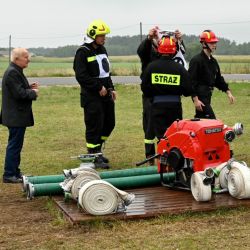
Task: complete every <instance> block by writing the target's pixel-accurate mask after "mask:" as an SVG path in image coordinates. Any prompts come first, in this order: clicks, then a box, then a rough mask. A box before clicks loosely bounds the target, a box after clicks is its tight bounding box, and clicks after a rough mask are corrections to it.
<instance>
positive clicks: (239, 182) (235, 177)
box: [228, 161, 250, 199]
mask: <svg viewBox="0 0 250 250" xmlns="http://www.w3.org/2000/svg"><path fill="white" fill-rule="evenodd" d="M228 191H229V193H230V194H231V195H232V196H233V197H235V198H237V199H247V198H250V170H249V168H248V167H247V166H246V164H244V163H240V162H237V161H233V162H231V164H230V171H229V174H228Z"/></svg>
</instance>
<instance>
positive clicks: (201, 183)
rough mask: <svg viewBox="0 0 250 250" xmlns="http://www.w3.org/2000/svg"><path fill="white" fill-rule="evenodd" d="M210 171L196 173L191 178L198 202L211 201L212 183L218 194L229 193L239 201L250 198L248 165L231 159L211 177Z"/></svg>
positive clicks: (193, 191)
mask: <svg viewBox="0 0 250 250" xmlns="http://www.w3.org/2000/svg"><path fill="white" fill-rule="evenodd" d="M208 170H211V169H206V170H205V171H199V172H195V173H193V175H192V177H191V192H192V195H193V197H194V198H195V200H196V201H209V200H211V198H212V188H211V184H212V183H213V186H214V189H213V191H214V192H216V193H221V192H225V191H228V192H229V194H230V195H231V196H233V197H235V198H237V199H247V198H250V169H249V167H248V166H247V165H246V163H244V162H237V161H235V160H234V159H231V160H229V161H228V162H224V163H222V164H220V165H218V166H217V167H216V168H213V169H212V172H211V173H212V174H211V176H210V177H209V176H207V174H206V173H208V172H209V171H208Z"/></svg>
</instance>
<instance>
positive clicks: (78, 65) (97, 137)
mask: <svg viewBox="0 0 250 250" xmlns="http://www.w3.org/2000/svg"><path fill="white" fill-rule="evenodd" d="M74 71H75V76H76V79H77V81H78V83H79V84H80V85H81V94H80V95H81V107H83V108H84V121H85V125H86V142H87V148H88V152H89V153H97V152H100V149H101V145H102V143H103V142H104V141H105V140H106V139H107V138H108V136H109V135H110V134H111V132H112V130H113V129H114V127H115V111H114V101H113V99H112V96H111V95H109V94H108V95H106V96H104V97H102V96H100V94H99V91H100V90H101V89H102V87H103V86H104V87H105V88H106V89H107V90H108V92H110V90H114V86H113V83H112V80H111V77H110V64H109V60H108V55H107V52H106V49H105V47H104V46H98V48H97V49H94V48H93V47H92V46H91V44H87V43H85V44H83V45H82V46H81V47H80V48H79V49H78V50H77V52H76V55H75V59H74Z"/></svg>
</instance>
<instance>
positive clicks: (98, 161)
mask: <svg viewBox="0 0 250 250" xmlns="http://www.w3.org/2000/svg"><path fill="white" fill-rule="evenodd" d="M94 164H95V167H96V168H103V169H109V168H110V167H109V164H108V163H106V162H104V160H103V158H102V156H101V155H100V156H97V157H96V158H95V161H94Z"/></svg>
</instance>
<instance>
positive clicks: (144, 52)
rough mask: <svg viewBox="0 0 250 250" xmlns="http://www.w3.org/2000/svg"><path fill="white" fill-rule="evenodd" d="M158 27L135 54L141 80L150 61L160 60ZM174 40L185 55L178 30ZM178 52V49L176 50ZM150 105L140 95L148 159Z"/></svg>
mask: <svg viewBox="0 0 250 250" xmlns="http://www.w3.org/2000/svg"><path fill="white" fill-rule="evenodd" d="M159 32H160V29H159V27H157V26H156V27H154V28H152V29H150V31H149V33H148V36H147V37H146V38H145V39H144V40H143V41H142V42H141V44H140V45H139V47H138V49H137V54H138V56H139V57H140V60H141V70H142V72H141V79H142V75H143V73H144V70H145V68H146V67H147V65H148V64H149V63H151V62H152V61H154V60H156V59H158V58H160V54H159V53H158V51H157V46H158V41H159V39H160V36H161V35H160V34H159ZM174 35H175V39H176V41H178V43H177V46H179V49H180V50H181V53H183V54H184V53H185V46H184V44H183V41H182V34H181V32H180V31H179V30H176V31H175V34H174ZM177 50H178V49H177ZM151 105H152V97H146V96H145V95H144V94H142V107H143V114H142V115H143V131H144V144H145V156H146V158H149V157H150V156H153V155H154V154H155V144H154V139H155V133H154V129H153V126H152V125H153V122H152V121H151ZM149 165H154V160H151V161H149Z"/></svg>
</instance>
